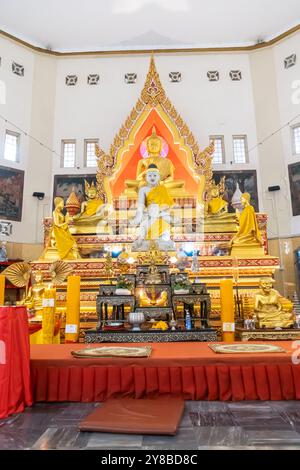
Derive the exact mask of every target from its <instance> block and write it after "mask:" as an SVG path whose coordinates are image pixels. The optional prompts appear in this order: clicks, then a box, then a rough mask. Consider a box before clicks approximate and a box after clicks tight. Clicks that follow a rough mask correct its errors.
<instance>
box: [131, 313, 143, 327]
mask: <svg viewBox="0 0 300 470" xmlns="http://www.w3.org/2000/svg"><path fill="white" fill-rule="evenodd" d="M144 321H145V315H144V313H143V312H130V313H129V315H128V323H130V324H131V325H132V331H141V328H140V325H141V324H142V323H144Z"/></svg>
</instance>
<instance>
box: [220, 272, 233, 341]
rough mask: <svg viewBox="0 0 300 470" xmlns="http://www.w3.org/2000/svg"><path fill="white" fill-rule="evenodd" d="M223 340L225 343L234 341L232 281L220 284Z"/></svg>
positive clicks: (225, 280)
mask: <svg viewBox="0 0 300 470" xmlns="http://www.w3.org/2000/svg"><path fill="white" fill-rule="evenodd" d="M220 297H221V324H222V339H223V341H225V343H231V342H233V341H234V329H235V324H234V297H233V282H232V280H231V279H222V280H221V282H220Z"/></svg>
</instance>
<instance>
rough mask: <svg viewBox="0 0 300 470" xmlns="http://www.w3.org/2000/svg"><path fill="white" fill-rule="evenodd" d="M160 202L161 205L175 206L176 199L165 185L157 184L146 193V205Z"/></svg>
mask: <svg viewBox="0 0 300 470" xmlns="http://www.w3.org/2000/svg"><path fill="white" fill-rule="evenodd" d="M150 204H158V205H159V206H168V207H170V206H173V204H174V199H173V198H172V197H171V196H170V194H169V192H168V190H167V189H166V188H165V186H156V187H155V188H152V189H151V190H150V191H149V193H148V194H147V195H146V206H147V207H148V206H150Z"/></svg>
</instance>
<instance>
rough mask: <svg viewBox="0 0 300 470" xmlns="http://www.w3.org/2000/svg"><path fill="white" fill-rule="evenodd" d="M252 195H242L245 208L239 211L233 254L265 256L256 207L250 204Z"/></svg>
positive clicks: (232, 244)
mask: <svg viewBox="0 0 300 470" xmlns="http://www.w3.org/2000/svg"><path fill="white" fill-rule="evenodd" d="M250 199H251V196H250V194H249V193H244V194H242V196H241V203H242V205H243V210H242V212H241V213H238V212H237V217H238V221H239V229H238V232H237V233H236V235H234V237H233V239H232V240H231V255H232V256H238V255H241V256H263V255H264V248H263V241H262V237H261V233H260V230H259V228H258V224H257V219H256V214H255V211H254V207H252V206H251V204H250Z"/></svg>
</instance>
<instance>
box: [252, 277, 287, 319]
mask: <svg viewBox="0 0 300 470" xmlns="http://www.w3.org/2000/svg"><path fill="white" fill-rule="evenodd" d="M273 282H274V281H273V279H271V278H263V279H261V280H260V283H259V287H260V290H259V291H258V292H257V293H256V294H255V297H254V314H255V317H256V322H257V326H258V327H259V328H290V327H291V326H293V324H294V314H293V312H285V311H284V310H283V308H282V304H281V302H280V294H279V292H277V290H275V289H273Z"/></svg>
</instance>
